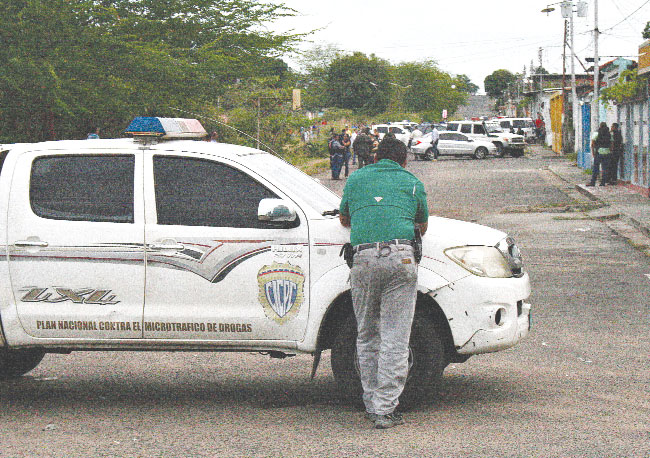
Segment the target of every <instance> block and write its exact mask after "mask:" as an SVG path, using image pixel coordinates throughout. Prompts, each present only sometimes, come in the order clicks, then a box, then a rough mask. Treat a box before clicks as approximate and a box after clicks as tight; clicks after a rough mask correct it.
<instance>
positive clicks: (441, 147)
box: [411, 132, 497, 160]
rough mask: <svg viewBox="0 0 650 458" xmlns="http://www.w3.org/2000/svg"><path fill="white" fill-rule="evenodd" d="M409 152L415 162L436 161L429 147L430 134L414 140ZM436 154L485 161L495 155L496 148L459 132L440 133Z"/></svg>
mask: <svg viewBox="0 0 650 458" xmlns="http://www.w3.org/2000/svg"><path fill="white" fill-rule="evenodd" d="M411 152H412V153H413V155H414V156H415V159H416V160H418V159H437V155H434V152H433V147H432V146H431V134H430V133H429V134H426V135H423V136H422V137H420V138H418V139H417V140H414V141H413V144H412V145H411ZM438 152H439V154H440V155H458V156H472V157H474V158H476V159H485V158H486V157H487V156H488V155H489V154H495V153H496V152H497V148H496V146H494V144H493V143H492V142H490V141H487V140H480V139H477V138H472V137H470V136H468V135H465V134H461V133H459V132H440V139H439V140H438Z"/></svg>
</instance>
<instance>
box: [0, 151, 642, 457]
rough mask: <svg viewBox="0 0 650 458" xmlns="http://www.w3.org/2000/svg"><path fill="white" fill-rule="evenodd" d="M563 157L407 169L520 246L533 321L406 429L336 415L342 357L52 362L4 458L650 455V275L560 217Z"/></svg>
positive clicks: (464, 372) (23, 383) (5, 445)
mask: <svg viewBox="0 0 650 458" xmlns="http://www.w3.org/2000/svg"><path fill="white" fill-rule="evenodd" d="M553 160H555V159H553V158H551V157H545V156H544V155H543V154H537V155H535V156H533V157H531V156H528V157H525V158H520V159H513V158H505V159H487V160H484V161H476V160H463V159H454V158H443V159H441V160H438V161H437V162H412V163H410V164H409V169H410V170H412V171H413V172H414V173H416V174H417V175H418V176H420V177H421V178H422V180H423V181H424V182H425V183H426V185H427V187H428V192H429V195H430V200H431V211H432V213H436V214H439V215H443V216H448V217H455V218H460V219H465V220H473V221H477V222H479V223H482V224H488V225H491V226H494V227H497V228H500V229H502V230H505V231H507V232H508V233H510V234H511V235H513V236H514V237H515V238H516V239H517V241H518V242H519V245H520V246H521V248H522V251H523V253H524V256H525V262H526V265H527V270H528V271H529V272H530V275H531V280H532V284H533V293H532V296H531V297H530V302H531V303H532V304H533V307H534V308H533V313H534V318H533V332H532V334H531V336H530V337H529V338H528V339H527V340H526V341H524V342H522V343H521V344H520V345H518V346H517V347H515V348H512V349H509V350H506V351H503V352H499V353H495V354H492V355H483V356H479V357H473V358H471V359H470V360H469V361H467V362H466V363H464V364H453V365H452V366H450V367H448V369H447V370H446V372H445V376H444V381H443V384H442V386H441V388H440V394H439V397H438V399H436V400H435V401H434V402H432V403H431V404H430V405H426V406H422V407H420V408H418V409H417V410H414V411H411V412H409V413H408V414H407V421H408V424H407V425H405V426H402V427H399V428H395V429H392V430H388V431H377V430H373V429H371V428H370V424H369V423H367V422H366V421H365V420H364V419H363V417H362V414H361V413H360V412H359V411H357V410H355V408H354V407H352V406H349V405H346V404H343V403H342V402H340V401H338V400H337V397H336V394H335V386H334V380H333V377H332V374H331V370H330V368H329V360H328V355H326V356H325V357H324V361H323V363H322V364H321V367H320V369H319V373H318V374H317V377H316V379H315V381H313V382H310V381H309V370H310V366H311V358H310V357H307V356H298V357H295V358H290V359H286V360H270V359H268V358H267V357H265V356H260V355H253V354H228V353H224V354H210V353H189V354H188V353H160V354H156V353H117V352H116V353H97V354H94V353H75V354H72V355H48V356H46V358H45V360H44V362H43V363H42V364H41V365H40V366H39V367H38V368H37V369H36V370H34V371H33V372H32V373H30V374H29V375H28V376H27V377H23V378H21V379H18V380H13V381H10V382H2V383H0V425H2V427H1V428H0V457H19V456H20V457H134V456H141V457H158V456H160V457H211V456H224V457H249V456H273V457H280V456H296V457H298V456H300V457H304V456H319V457H320V456H332V457H343V456H382V457H388V456H400V457H402V456H403V457H406V456H409V457H411V456H440V457H450V456H459V457H460V456H463V457H481V458H484V457H540V458H541V457H544V458H547V457H643V458H648V457H650V385H649V380H650V365H649V363H648V348H650V337H649V334H650V333H649V332H648V329H649V324H650V318H649V317H650V313H649V312H650V305H649V302H650V301H649V300H648V297H649V296H650V294H649V293H650V277H648V275H650V260H649V258H647V257H645V256H644V255H642V254H640V253H639V252H638V251H636V250H635V249H634V248H632V247H631V246H630V245H629V244H628V243H627V242H626V241H625V240H624V239H622V238H621V237H619V236H617V235H616V234H615V233H613V232H612V231H611V230H610V229H609V228H608V227H607V226H606V225H605V224H604V223H601V222H598V221H594V220H590V219H586V216H585V215H584V214H583V213H581V212H562V210H565V209H566V208H567V207H571V208H574V207H575V204H576V202H575V201H574V199H576V198H578V199H579V197H576V196H575V195H573V194H571V195H567V194H566V193H565V191H567V190H566V189H563V186H564V184H563V183H561V182H559V181H558V180H557V179H555V178H554V177H553V176H552V174H550V173H548V172H547V171H546V166H547V165H548V164H549V163H550V161H553ZM321 178H323V182H324V183H325V184H327V185H330V186H332V187H333V188H335V189H336V188H337V187H338V188H339V190H340V187H341V186H342V185H343V182H332V181H330V180H327V179H326V174H323V175H322V176H321ZM578 207H579V205H578ZM429 236H435V234H427V237H429Z"/></svg>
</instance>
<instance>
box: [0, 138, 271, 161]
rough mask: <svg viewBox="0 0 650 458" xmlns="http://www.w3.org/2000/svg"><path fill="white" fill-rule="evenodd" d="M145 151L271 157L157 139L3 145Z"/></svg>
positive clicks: (214, 145) (26, 148)
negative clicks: (146, 140)
mask: <svg viewBox="0 0 650 458" xmlns="http://www.w3.org/2000/svg"><path fill="white" fill-rule="evenodd" d="M124 149H128V150H134V151H137V150H142V149H149V150H154V151H187V152H190V151H191V152H197V153H204V154H210V155H214V156H221V157H228V156H231V157H233V156H237V157H241V156H248V155H251V154H268V153H266V152H264V151H261V150H258V149H254V148H249V147H247V146H240V145H231V144H228V143H213V142H206V141H198V140H154V141H148V142H145V141H143V140H142V139H133V138H119V139H99V140H97V139H95V140H58V141H47V142H41V143H13V144H3V145H0V151H7V150H10V151H14V150H15V151H58V150H61V151H63V150H65V151H75V150H76V151H88V150H98V151H95V152H97V153H100V154H101V153H105V154H111V153H112V151H111V150H124Z"/></svg>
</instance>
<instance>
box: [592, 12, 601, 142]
mask: <svg viewBox="0 0 650 458" xmlns="http://www.w3.org/2000/svg"><path fill="white" fill-rule="evenodd" d="M598 35H600V31H599V30H598V0H594V102H595V108H596V113H595V114H593V113H592V115H591V119H592V122H591V129H592V132H595V131H596V130H598V124H599V123H600V101H599V100H598V99H599V98H600V64H599V63H598Z"/></svg>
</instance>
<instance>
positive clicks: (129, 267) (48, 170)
mask: <svg viewBox="0 0 650 458" xmlns="http://www.w3.org/2000/svg"><path fill="white" fill-rule="evenodd" d="M142 168H143V167H142V157H141V155H140V156H137V155H135V154H134V153H133V152H132V151H122V150H120V151H115V150H110V151H106V150H104V151H100V152H98V150H96V149H92V150H91V149H88V150H79V149H75V150H74V151H70V150H61V151H56V152H55V153H53V152H52V151H47V152H39V151H33V152H26V153H23V154H21V155H20V156H19V157H18V158H17V159H16V163H15V168H14V171H13V178H12V185H11V191H10V195H9V210H8V221H9V223H8V229H7V243H8V255H9V272H10V277H11V286H12V289H13V293H14V298H15V301H16V309H17V314H18V318H19V320H20V323H21V325H22V327H23V328H24V330H25V331H26V332H27V333H28V334H29V335H31V336H34V337H42V338H59V337H60V338H67V339H82V340H84V341H87V340H89V339H118V338H120V339H124V338H141V337H142V329H141V324H142V313H143V307H144V273H145V270H144V204H143V197H142Z"/></svg>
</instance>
